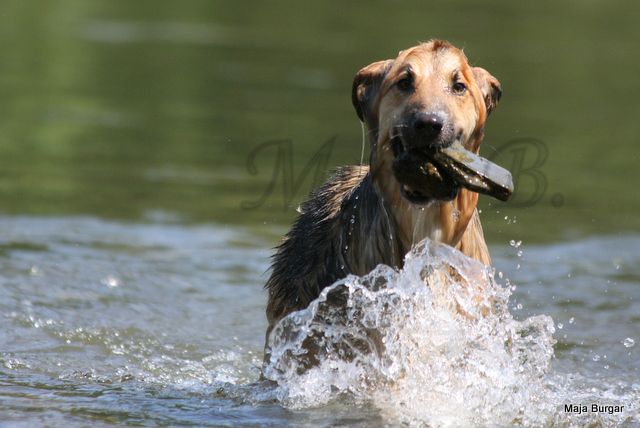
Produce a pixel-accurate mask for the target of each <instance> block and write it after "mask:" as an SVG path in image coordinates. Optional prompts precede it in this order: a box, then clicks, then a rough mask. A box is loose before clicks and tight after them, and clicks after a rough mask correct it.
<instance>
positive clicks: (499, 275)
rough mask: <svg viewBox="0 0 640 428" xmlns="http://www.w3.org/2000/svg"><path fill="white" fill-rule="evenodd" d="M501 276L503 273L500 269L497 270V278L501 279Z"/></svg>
mask: <svg viewBox="0 0 640 428" xmlns="http://www.w3.org/2000/svg"><path fill="white" fill-rule="evenodd" d="M503 276H504V275H503V273H502V271H500V272H498V278H500V279H502V277H503Z"/></svg>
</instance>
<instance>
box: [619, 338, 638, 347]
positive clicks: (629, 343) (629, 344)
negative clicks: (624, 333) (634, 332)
mask: <svg viewBox="0 0 640 428" xmlns="http://www.w3.org/2000/svg"><path fill="white" fill-rule="evenodd" d="M622 344H623V345H624V346H625V348H632V347H633V345H635V344H636V341H635V340H633V339H632V338H630V337H627V338H626V339H625V340H623V341H622Z"/></svg>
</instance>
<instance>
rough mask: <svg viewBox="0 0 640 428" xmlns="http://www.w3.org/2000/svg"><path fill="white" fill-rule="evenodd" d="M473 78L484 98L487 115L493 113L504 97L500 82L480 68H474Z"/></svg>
mask: <svg viewBox="0 0 640 428" xmlns="http://www.w3.org/2000/svg"><path fill="white" fill-rule="evenodd" d="M472 70H473V77H474V78H475V79H476V83H477V84H478V87H479V88H480V92H482V98H483V99H484V103H485V105H486V106H487V114H489V113H491V112H492V111H493V109H495V108H496V106H497V105H498V101H499V100H500V97H501V96H502V89H501V88H500V82H498V79H496V78H495V77H493V76H492V75H491V74H490V73H489V72H488V71H487V70H485V69H484V68H480V67H473V69H472Z"/></svg>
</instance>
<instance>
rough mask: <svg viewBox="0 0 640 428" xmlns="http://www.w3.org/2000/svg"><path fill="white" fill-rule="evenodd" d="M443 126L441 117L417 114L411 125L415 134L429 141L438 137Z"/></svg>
mask: <svg viewBox="0 0 640 428" xmlns="http://www.w3.org/2000/svg"><path fill="white" fill-rule="evenodd" d="M443 126H444V119H443V117H442V116H441V115H439V114H435V113H418V114H416V117H415V120H414V123H413V128H414V129H415V131H416V133H418V134H420V135H422V136H423V137H426V138H429V139H433V138H436V137H437V136H438V135H440V132H441V131H442V127H443Z"/></svg>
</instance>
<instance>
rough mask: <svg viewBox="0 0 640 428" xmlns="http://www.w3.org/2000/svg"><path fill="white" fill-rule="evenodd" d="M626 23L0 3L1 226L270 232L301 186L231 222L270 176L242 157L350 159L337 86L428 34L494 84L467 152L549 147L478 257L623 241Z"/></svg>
mask: <svg viewBox="0 0 640 428" xmlns="http://www.w3.org/2000/svg"><path fill="white" fill-rule="evenodd" d="M639 13H640V4H636V3H633V2H617V1H607V2H605V1H598V0H589V1H566V2H551V1H539V2H530V3H525V2H510V1H507V0H499V1H498V0H488V1H484V2H462V1H446V2H445V1H436V2H430V3H425V2H421V1H405V2H398V1H371V2H368V3H366V4H365V3H356V2H339V1H325V2H305V3H301V2H295V1H286V2H285V1H274V2H261V1H257V0H256V1H242V2H231V1H226V2H223V1H211V0H201V1H194V0H187V1H182V2H177V1H173V2H169V1H159V0H154V1H149V0H136V1H124V0H109V1H106V0H101V1H98V0H60V1H56V2H49V1H45V0H40V1H37V0H4V1H3V7H2V8H1V10H0V49H1V52H2V60H1V61H0V93H1V94H2V98H1V102H0V210H1V211H2V212H4V213H6V214H20V215H23V214H27V215H31V214H34V215H57V216H66V215H85V214H86V215H97V216H103V217H110V218H117V219H125V220H129V219H130V220H143V221H145V220H158V219H160V220H170V221H180V222H218V223H230V224H237V225H243V226H247V227H251V228H252V229H255V230H256V231H258V232H260V233H265V234H267V235H270V234H272V235H274V236H276V235H278V234H279V233H281V232H282V229H283V227H286V225H287V224H288V223H290V222H291V220H292V219H293V217H294V216H295V206H296V205H297V202H299V201H300V200H301V199H303V198H304V196H305V194H306V193H307V192H308V191H309V190H310V187H311V180H310V179H309V180H308V181H307V182H305V183H303V185H301V190H300V191H299V192H298V194H296V195H295V197H294V200H293V202H292V203H291V204H289V205H288V206H285V205H284V203H283V197H282V190H281V189H282V184H281V183H277V187H276V191H275V192H274V194H273V195H271V196H270V197H269V198H267V200H266V202H265V203H264V204H263V205H262V206H261V207H259V208H257V209H252V210H246V209H242V208H241V203H242V202H243V201H255V200H257V199H259V198H260V195H261V194H262V192H263V191H264V189H265V188H266V186H267V183H268V182H269V180H270V179H271V178H272V174H273V167H274V162H275V151H272V152H269V151H266V150H265V151H264V153H263V154H262V155H261V156H260V157H259V159H257V161H258V164H257V165H256V166H257V167H258V169H257V174H256V175H252V174H250V173H249V171H248V170H247V165H246V164H247V157H248V156H249V154H250V153H251V151H252V150H253V149H254V148H255V147H256V146H258V145H259V144H261V143H264V142H266V141H271V140H277V139H290V140H291V141H292V142H293V157H292V165H293V172H294V176H298V175H299V174H300V173H301V172H303V171H305V168H306V165H307V162H308V160H309V159H310V158H312V157H313V155H314V154H315V153H316V152H317V151H318V150H319V148H320V147H321V146H322V144H323V143H324V142H326V141H327V140H328V139H329V138H331V137H332V136H335V137H336V140H335V144H334V146H333V151H332V152H331V157H330V161H329V166H335V165H340V164H345V163H358V162H359V161H360V150H361V128H360V124H359V122H358V120H357V118H356V116H355V114H354V113H353V111H352V107H351V102H350V88H351V81H352V78H353V75H354V74H355V72H356V71H357V70H358V69H359V68H361V67H362V66H364V65H367V64H369V63H370V62H373V61H375V60H379V59H384V58H390V57H394V56H395V55H396V53H397V51H398V50H400V49H403V48H406V47H408V46H411V45H414V44H416V42H418V41H421V40H427V39H430V38H433V37H437V38H444V39H448V40H450V41H451V42H453V43H454V44H456V45H458V46H461V47H464V48H465V52H466V54H467V56H468V57H469V58H470V60H471V62H472V63H474V64H476V65H481V66H483V67H485V68H487V69H488V70H489V71H491V72H492V73H493V74H494V75H495V76H497V77H498V78H499V79H500V81H501V83H502V86H503V89H504V97H503V100H502V103H501V105H500V106H499V107H498V109H497V110H496V111H495V113H494V114H493V115H492V117H491V119H490V122H489V125H488V128H487V137H486V140H485V147H484V149H483V153H484V154H485V155H486V156H490V155H491V154H492V147H494V148H495V147H500V146H501V145H502V144H504V143H507V142H509V141H512V140H514V139H517V138H535V139H537V140H539V141H542V142H543V143H544V144H545V147H546V148H547V149H548V158H547V160H546V162H545V163H544V165H543V166H542V169H541V171H542V172H543V173H544V176H545V178H546V180H547V183H548V187H547V189H546V192H545V194H544V195H543V197H542V199H541V200H540V201H538V202H537V203H536V204H534V205H533V206H528V207H521V206H518V204H515V205H514V206H510V205H509V204H508V203H507V204H502V203H496V202H492V201H489V200H486V199H485V200H483V202H482V207H483V214H482V216H483V221H484V224H485V233H486V235H487V236H488V237H489V239H490V240H491V241H493V242H504V241H506V240H509V239H526V240H528V241H541V240H554V239H567V238H572V237H576V236H582V235H588V234H596V233H625V232H627V231H635V230H638V228H639V227H640V216H638V215H637V212H638V211H639V210H640V198H639V197H638V196H639V191H638V187H637V186H639V185H640V172H639V169H638V168H637V165H638V161H639V160H640V154H639V152H638V150H637V148H636V145H637V143H638V142H637V140H638V137H637V134H638V119H637V117H636V115H637V114H638V113H639V112H640V96H639V95H640V84H639V83H638V80H637V75H638V74H639V73H640V56H638V54H637V52H638V50H639V48H640V29H639V28H640V27H638V25H637V23H636V22H635V20H636V18H637V17H638V16H639ZM504 161H505V162H507V164H508V161H509V160H508V159H504ZM505 166H508V165H505ZM311 175H313V174H309V177H310V176H311ZM519 185H520V186H521V188H520V189H519V191H520V192H522V193H526V192H527V191H528V190H527V186H531V185H532V183H530V182H527V180H526V178H523V180H522V181H521V182H520V183H519ZM529 191H530V190H529ZM554 198H555V199H554ZM552 200H553V201H555V204H554V203H552ZM505 217H508V219H507V220H505ZM514 218H516V219H517V221H516V222H513V219H514Z"/></svg>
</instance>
